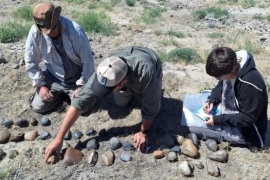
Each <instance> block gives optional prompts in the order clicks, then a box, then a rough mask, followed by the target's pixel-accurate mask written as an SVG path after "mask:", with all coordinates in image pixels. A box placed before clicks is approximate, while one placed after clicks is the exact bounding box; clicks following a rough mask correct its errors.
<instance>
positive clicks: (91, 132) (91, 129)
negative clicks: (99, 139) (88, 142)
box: [85, 127, 94, 136]
mask: <svg viewBox="0 0 270 180" xmlns="http://www.w3.org/2000/svg"><path fill="white" fill-rule="evenodd" d="M85 134H86V136H91V135H93V134H94V128H92V127H91V128H89V129H87V131H86V132H85Z"/></svg>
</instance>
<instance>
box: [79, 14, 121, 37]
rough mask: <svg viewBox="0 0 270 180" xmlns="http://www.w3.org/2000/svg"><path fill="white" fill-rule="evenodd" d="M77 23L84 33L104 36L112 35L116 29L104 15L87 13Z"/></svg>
mask: <svg viewBox="0 0 270 180" xmlns="http://www.w3.org/2000/svg"><path fill="white" fill-rule="evenodd" d="M78 23H79V24H80V25H81V26H82V27H83V28H84V29H85V31H86V32H92V33H100V34H102V35H105V36H110V35H112V34H114V33H115V32H116V31H117V30H118V27H117V25H115V24H113V23H112V22H111V20H110V19H109V17H108V16H107V15H106V14H105V13H95V12H89V13H87V14H83V15H82V16H81V18H79V20H78Z"/></svg>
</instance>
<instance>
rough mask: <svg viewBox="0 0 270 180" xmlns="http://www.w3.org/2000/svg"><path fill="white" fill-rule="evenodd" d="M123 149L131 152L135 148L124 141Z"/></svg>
mask: <svg viewBox="0 0 270 180" xmlns="http://www.w3.org/2000/svg"><path fill="white" fill-rule="evenodd" d="M123 149H124V151H131V150H134V149H135V147H134V146H133V144H132V143H131V142H129V141H124V142H123Z"/></svg>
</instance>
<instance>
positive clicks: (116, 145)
mask: <svg viewBox="0 0 270 180" xmlns="http://www.w3.org/2000/svg"><path fill="white" fill-rule="evenodd" d="M121 145H122V144H121V142H120V140H119V139H118V138H116V137H112V138H111V139H110V148H111V150H116V149H118V148H120V147H121Z"/></svg>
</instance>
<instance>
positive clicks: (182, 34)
mask: <svg viewBox="0 0 270 180" xmlns="http://www.w3.org/2000/svg"><path fill="white" fill-rule="evenodd" d="M167 34H168V35H169V36H175V37H178V38H184V37H185V35H184V33H182V32H180V31H175V30H172V29H171V30H168V32H167Z"/></svg>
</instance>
